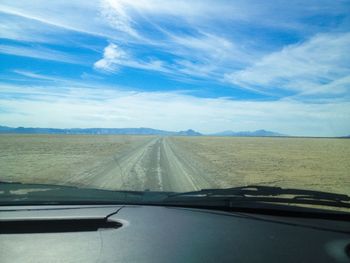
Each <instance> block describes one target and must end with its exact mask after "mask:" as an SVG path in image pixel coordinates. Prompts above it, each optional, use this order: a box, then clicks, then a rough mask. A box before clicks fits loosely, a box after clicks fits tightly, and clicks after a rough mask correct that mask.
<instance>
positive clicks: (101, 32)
mask: <svg viewBox="0 0 350 263" xmlns="http://www.w3.org/2000/svg"><path fill="white" fill-rule="evenodd" d="M0 125H5V126H11V127H18V126H24V127H55V128H76V127H80V128H88V127H107V128H108V127H109V128H112V127H113V128H121V127H151V128H156V129H164V130H176V131H177V130H187V129H189V128H191V129H195V130H197V131H200V132H202V133H214V132H219V131H225V130H233V131H247V130H249V131H253V130H258V129H266V130H272V131H276V132H280V133H284V134H288V135H296V136H344V135H349V134H350V1H348V0H338V1H337V0H303V1H299V0H296V1H282V0H275V1H270V0H266V1H260V0H237V1H225V0H221V1H220V0H218V1H214V0H212V1H207V0H201V1H199V0H198V1H196V0H193V1H188V0H177V1H171V0H169V1H163V0H138V1H133V0H101V1H98V0H97V1H80V0H69V1H65V0H61V1H46V0H45V1H44V0H32V1H27V0H16V1H13V0H2V1H1V2H0Z"/></svg>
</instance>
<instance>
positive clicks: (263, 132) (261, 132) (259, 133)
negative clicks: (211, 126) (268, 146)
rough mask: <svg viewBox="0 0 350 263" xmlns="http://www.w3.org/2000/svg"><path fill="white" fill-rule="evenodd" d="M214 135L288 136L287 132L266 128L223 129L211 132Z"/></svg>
mask: <svg viewBox="0 0 350 263" xmlns="http://www.w3.org/2000/svg"><path fill="white" fill-rule="evenodd" d="M210 135H212V136H242V137H250V136H251V137H269V136H271V137H273V136H287V135H285V134H281V133H278V132H273V131H266V130H256V131H238V132H234V131H223V132H218V133H213V134H210Z"/></svg>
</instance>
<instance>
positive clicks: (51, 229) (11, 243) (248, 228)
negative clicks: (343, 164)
mask: <svg viewBox="0 0 350 263" xmlns="http://www.w3.org/2000/svg"><path fill="white" fill-rule="evenodd" d="M0 227H1V229H0V230H1V231H0V232H1V233H0V261H1V262H4V263H5V262H350V257H349V253H350V252H349V250H350V248H349V244H350V222H347V221H338V220H325V219H315V218H313V219H312V218H300V217H299V218H294V217H285V216H272V215H261V214H260V215H259V214H253V213H241V212H224V211H215V210H206V209H193V208H181V207H162V206H135V205H132V206H131V205H128V206H115V205H108V206H106V205H99V206H97V205H96V206H87V205H85V206H57V205H55V206H30V207H28V206H20V207H18V206H17V207H16V206H12V207H11V206H4V207H2V208H1V211H0Z"/></svg>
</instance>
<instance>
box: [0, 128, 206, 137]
mask: <svg viewBox="0 0 350 263" xmlns="http://www.w3.org/2000/svg"><path fill="white" fill-rule="evenodd" d="M0 133H20V134H105V135H108V134H120V135H173V136H200V135H202V134H200V133H199V132H196V131H194V130H191V129H190V130H187V131H179V132H174V131H164V130H156V129H151V128H143V127H142V128H86V129H80V128H73V129H55V128H31V127H30V128H25V127H17V128H12V127H7V126H0Z"/></svg>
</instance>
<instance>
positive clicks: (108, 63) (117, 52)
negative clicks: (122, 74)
mask: <svg viewBox="0 0 350 263" xmlns="http://www.w3.org/2000/svg"><path fill="white" fill-rule="evenodd" d="M121 66H125V67H130V68H136V69H146V70H155V71H160V72H169V70H168V69H167V68H166V67H165V65H164V63H163V62H162V61H160V60H149V61H142V60H138V59H135V58H134V57H133V56H132V55H131V54H129V53H127V52H125V51H124V50H123V49H121V48H120V47H119V46H117V45H116V44H113V43H110V44H108V45H107V46H106V47H105V48H104V51H103V58H102V59H100V60H98V61H96V62H95V63H94V67H95V69H98V70H103V71H107V72H115V71H117V70H118V69H119V67H121Z"/></svg>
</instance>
